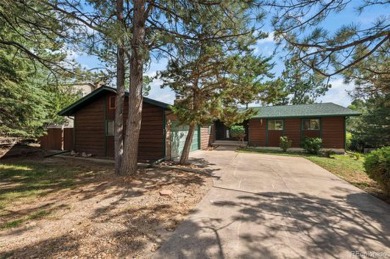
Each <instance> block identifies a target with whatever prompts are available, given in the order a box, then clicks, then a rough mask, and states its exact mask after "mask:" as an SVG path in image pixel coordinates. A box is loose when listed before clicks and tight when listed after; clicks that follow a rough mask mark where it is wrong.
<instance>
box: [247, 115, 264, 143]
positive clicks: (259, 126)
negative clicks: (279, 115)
mask: <svg viewBox="0 0 390 259" xmlns="http://www.w3.org/2000/svg"><path fill="white" fill-rule="evenodd" d="M248 135H249V136H248V142H249V143H248V144H249V145H250V146H263V147H264V146H265V145H266V120H265V119H263V120H261V119H250V120H249V122H248Z"/></svg>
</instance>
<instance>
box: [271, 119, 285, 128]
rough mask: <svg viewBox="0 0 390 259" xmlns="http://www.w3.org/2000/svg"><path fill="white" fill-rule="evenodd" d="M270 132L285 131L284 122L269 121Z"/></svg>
mask: <svg viewBox="0 0 390 259" xmlns="http://www.w3.org/2000/svg"><path fill="white" fill-rule="evenodd" d="M268 130H283V120H268Z"/></svg>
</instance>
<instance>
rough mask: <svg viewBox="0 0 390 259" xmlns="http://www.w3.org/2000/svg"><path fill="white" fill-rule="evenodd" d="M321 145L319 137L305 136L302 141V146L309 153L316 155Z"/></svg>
mask: <svg viewBox="0 0 390 259" xmlns="http://www.w3.org/2000/svg"><path fill="white" fill-rule="evenodd" d="M321 147H322V139H321V138H305V139H304V140H303V142H302V148H303V149H304V150H305V151H306V152H307V153H309V154H314V155H318V154H319V153H320V149H321Z"/></svg>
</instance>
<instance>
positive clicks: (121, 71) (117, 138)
mask: <svg viewBox="0 0 390 259" xmlns="http://www.w3.org/2000/svg"><path fill="white" fill-rule="evenodd" d="M116 12H117V14H116V15H117V19H118V23H120V24H123V0H117V1H116ZM116 87H117V94H116V99H115V104H116V106H115V131H114V146H115V148H114V151H115V173H116V174H120V168H121V164H122V159H123V103H124V99H125V49H124V42H123V41H120V42H119V43H118V46H117V73H116Z"/></svg>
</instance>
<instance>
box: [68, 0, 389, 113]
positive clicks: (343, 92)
mask: <svg viewBox="0 0 390 259" xmlns="http://www.w3.org/2000/svg"><path fill="white" fill-rule="evenodd" d="M360 3H361V1H358V0H352V1H351V3H350V4H349V5H348V6H347V7H346V8H345V9H344V11H342V12H341V13H338V14H333V15H331V16H329V17H328V18H327V19H326V20H325V21H324V23H323V24H322V26H323V27H324V28H326V29H327V30H329V31H330V32H333V31H335V30H337V28H339V27H340V26H342V25H349V24H352V23H353V24H358V25H360V26H361V27H366V26H370V25H371V24H372V23H373V22H375V20H376V19H377V17H378V16H379V15H383V16H385V15H386V16H388V13H389V10H386V9H384V8H383V6H379V7H378V6H374V7H370V8H367V9H365V10H364V12H363V13H362V14H358V12H357V11H356V6H358V5H359V4H360ZM263 29H264V31H265V32H267V33H269V36H268V37H267V38H266V39H263V40H259V41H258V42H257V44H256V46H255V54H261V55H262V56H272V53H273V50H274V48H275V43H274V40H273V33H272V27H271V26H270V25H269V24H268V23H265V25H264V27H263ZM280 54H283V52H282V51H278V54H277V55H273V56H272V57H273V61H274V62H275V64H276V65H275V67H274V69H273V71H272V72H273V73H275V75H276V76H277V75H280V73H281V72H282V71H283V68H284V67H283V63H282V61H281V59H280V58H281V56H280ZM73 55H74V58H75V59H76V60H77V61H78V62H79V63H80V64H81V65H83V66H85V67H87V68H95V67H103V64H100V63H99V61H98V60H97V58H95V57H91V56H88V55H85V54H81V53H74V54H73ZM166 64H167V60H166V59H160V60H159V61H156V60H154V61H152V62H151V64H150V67H149V69H148V71H147V72H146V74H147V75H149V76H154V75H155V74H156V72H158V71H161V70H164V68H165V66H166ZM330 83H331V84H332V88H331V89H330V90H329V91H328V92H327V93H326V95H325V96H323V97H321V98H319V99H318V100H317V101H318V102H333V103H336V104H339V105H342V106H348V105H349V104H350V103H351V101H352V100H351V98H350V97H349V95H348V91H351V90H353V88H354V85H353V84H345V83H344V82H343V79H342V78H341V77H340V76H335V77H333V78H331V81H330ZM160 85H161V81H159V80H155V81H154V82H153V83H152V85H151V91H150V93H149V95H148V97H150V98H153V99H156V100H159V101H162V102H167V103H173V100H174V97H175V95H174V93H173V92H172V91H171V90H169V89H168V88H166V89H161V88H160Z"/></svg>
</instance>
